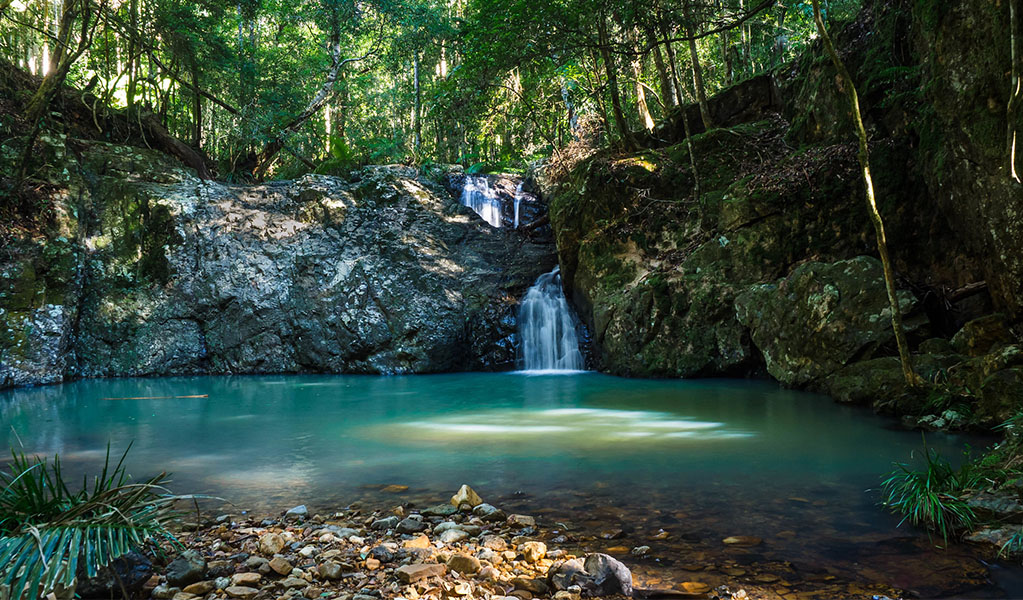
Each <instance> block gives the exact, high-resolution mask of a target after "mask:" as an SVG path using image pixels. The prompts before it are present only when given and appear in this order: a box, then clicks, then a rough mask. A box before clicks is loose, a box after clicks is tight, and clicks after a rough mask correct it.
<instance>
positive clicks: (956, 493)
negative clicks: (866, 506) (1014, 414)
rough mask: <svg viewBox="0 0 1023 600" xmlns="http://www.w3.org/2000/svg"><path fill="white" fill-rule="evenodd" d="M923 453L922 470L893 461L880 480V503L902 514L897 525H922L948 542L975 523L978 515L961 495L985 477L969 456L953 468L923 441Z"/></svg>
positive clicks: (973, 487) (977, 484)
mask: <svg viewBox="0 0 1023 600" xmlns="http://www.w3.org/2000/svg"><path fill="white" fill-rule="evenodd" d="M923 454H924V461H925V464H924V465H923V469H919V470H917V469H910V467H909V465H907V464H904V463H896V468H895V469H894V470H892V472H891V473H889V475H888V476H887V477H886V478H885V479H884V481H882V483H881V487H882V490H883V492H884V495H885V499H884V502H883V504H884V505H885V506H887V507H888V509H889V510H891V511H892V512H894V513H897V514H901V515H902V521H901V522H900V523H899V524H900V525H901V524H902V523H905V522H906V521H909V522H910V523H912V524H913V525H922V526H924V527H926V528H927V529H928V531H932V532H935V533H937V534H938V535H940V536H941V538H942V540H943V541H944V542H945V543H948V539H949V536H951V535H953V534H955V533H956V532H957V531H959V530H962V529H970V528H971V527H972V526H973V525H974V523H975V521H976V519H977V517H976V515H975V514H974V512H973V509H971V508H970V507H969V506H968V505H967V504H966V502H965V501H964V500H963V499H962V498H961V497H960V496H961V495H962V494H963V493H964V492H966V491H967V490H973V489H975V488H976V487H977V486H979V485H980V484H981V483H982V482H983V481H984V476H983V473H982V472H981V471H980V470H979V469H977V467H976V464H975V463H974V462H973V461H971V460H969V457H966V460H964V461H963V464H962V465H961V466H960V467H959V468H958V469H956V468H954V467H953V466H952V465H951V463H949V461H948V460H947V459H945V458H943V457H942V456H941V455H940V454H938V452H937V451H935V450H933V449H931V448H928V447H927V445H926V443H925V444H924V452H923Z"/></svg>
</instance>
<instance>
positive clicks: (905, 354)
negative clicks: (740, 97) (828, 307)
mask: <svg viewBox="0 0 1023 600" xmlns="http://www.w3.org/2000/svg"><path fill="white" fill-rule="evenodd" d="M810 3H811V5H812V6H813V19H814V22H815V23H816V24H817V31H818V33H819V34H820V36H821V39H822V40H823V41H824V47H825V49H826V50H827V52H828V55H829V56H830V57H831V62H832V63H834V65H835V69H836V70H837V71H838V76H839V79H840V80H841V83H842V85H843V86H844V87H845V95H846V97H847V98H848V100H849V106H850V108H851V109H852V115H853V123H854V124H855V127H856V135H857V137H858V138H859V153H858V158H859V161H860V168H861V170H862V171H863V183H864V185H865V186H866V189H867V210H868V212H869V213H870V220H871V222H873V224H874V233H875V236H876V237H877V252H878V254H880V255H881V264H882V266H883V267H884V283H885V289H886V290H887V292H888V305H889V308H890V310H891V313H892V329H893V330H894V331H895V343H896V345H897V346H898V348H899V359H900V360H901V361H902V374H903V376H904V377H905V379H906V384H907V385H909V386H916V385H917V383H918V381H919V377H918V376H917V375H916V373H915V372H914V371H913V359H912V356H911V355H910V353H909V344H908V343H907V342H906V332H905V331H904V330H903V327H902V310H901V309H900V308H899V298H898V295H897V294H896V291H895V270H894V269H893V268H892V261H891V258H890V257H889V255H888V240H887V238H886V236H885V230H884V220H883V219H882V218H881V213H880V212H879V211H878V210H877V200H876V198H875V196H874V182H873V181H872V180H871V177H870V149H869V146H868V145H867V130H866V129H865V128H864V127H863V117H862V115H861V114H860V99H859V95H858V94H857V93H856V86H855V85H854V84H853V79H852V76H851V75H849V71H848V70H847V69H846V68H845V64H844V63H843V62H842V59H841V58H839V56H838V52H837V51H836V50H835V46H834V44H833V43H832V41H831V36H830V35H828V30H827V28H826V27H825V26H824V20H823V19H822V18H821V9H820V4H819V2H818V0H810Z"/></svg>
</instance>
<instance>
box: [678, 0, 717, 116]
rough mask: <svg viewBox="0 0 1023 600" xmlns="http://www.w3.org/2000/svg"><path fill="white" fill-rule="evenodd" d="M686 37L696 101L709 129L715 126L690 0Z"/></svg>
mask: <svg viewBox="0 0 1023 600" xmlns="http://www.w3.org/2000/svg"><path fill="white" fill-rule="evenodd" d="M683 6H684V10H685V19H686V37H688V38H689V59H690V61H691V62H692V66H693V88H695V90H696V101H697V102H699V104H700V118H701V119H702V120H703V127H704V129H707V130H709V129H710V128H711V127H713V126H714V123H713V121H712V120H711V118H710V106H708V105H707V92H706V90H704V88H703V67H702V66H700V55H699V53H698V52H697V48H696V38H695V37H694V35H693V34H694V32H695V31H696V27H695V24H694V23H693V16H692V11H691V10H690V9H689V2H688V1H687V2H685V4H684V5H683Z"/></svg>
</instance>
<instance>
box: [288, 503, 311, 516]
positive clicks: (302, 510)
mask: <svg viewBox="0 0 1023 600" xmlns="http://www.w3.org/2000/svg"><path fill="white" fill-rule="evenodd" d="M308 515H309V509H308V508H306V506H305V504H300V505H298V506H296V507H294V508H289V509H288V512H286V513H284V518H285V519H304V518H305V517H306V516H308Z"/></svg>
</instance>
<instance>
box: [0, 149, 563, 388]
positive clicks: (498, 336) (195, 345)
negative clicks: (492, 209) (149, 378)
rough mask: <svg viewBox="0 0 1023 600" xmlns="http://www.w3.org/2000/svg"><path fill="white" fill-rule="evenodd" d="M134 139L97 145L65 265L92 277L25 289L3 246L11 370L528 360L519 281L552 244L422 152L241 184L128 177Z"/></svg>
mask: <svg viewBox="0 0 1023 600" xmlns="http://www.w3.org/2000/svg"><path fill="white" fill-rule="evenodd" d="M130 150H131V151H132V152H136V153H142V152H143V151H141V150H136V149H130ZM124 151H125V149H124V148H121V147H116V146H108V145H104V144H95V145H93V146H92V147H91V148H90V149H89V151H88V153H86V156H87V158H86V159H84V160H86V161H87V164H86V165H85V166H86V168H87V169H89V170H91V171H94V172H96V173H102V174H103V175H100V176H98V177H97V182H94V183H92V184H90V185H89V186H88V192H89V194H91V203H90V204H91V209H92V210H93V211H94V214H92V215H90V218H89V219H88V220H86V219H83V220H82V221H81V223H80V224H79V223H77V222H76V223H74V224H73V226H74V227H78V228H81V230H82V231H80V232H79V235H78V239H80V240H84V243H83V245H84V248H83V247H76V249H74V250H73V251H72V254H73V255H74V256H72V257H71V260H70V263H71V266H70V267H69V268H68V270H69V271H70V272H71V274H70V275H69V276H68V277H66V278H65V279H69V280H72V281H79V282H81V283H80V288H78V289H75V290H74V291H75V292H79V293H80V295H79V294H75V293H70V292H69V293H66V294H64V297H65V298H66V299H64V300H63V302H62V303H47V302H46V296H47V295H46V294H42V293H41V294H37V295H38V296H39V298H41V300H39V301H34V300H33V301H31V302H21V301H20V300H19V299H18V298H16V297H15V296H16V295H17V294H16V293H15V292H17V291H18V289H19V288H18V286H19V285H22V284H23V280H24V279H25V276H24V275H23V274H21V271H19V270H17V269H16V268H15V267H17V266H18V265H13V266H11V265H7V266H5V265H3V264H0V268H3V269H4V272H5V273H6V272H8V271H9V272H10V273H12V274H11V275H10V280H11V281H13V283H12V284H11V286H12V288H14V290H15V291H14V292H11V293H10V294H2V293H0V317H4V318H3V319H0V321H3V323H0V324H3V325H5V326H7V327H9V328H11V330H12V331H13V332H15V333H16V334H17V336H15V337H17V339H18V340H20V344H21V346H20V348H21V349H20V350H19V349H14V350H11V351H10V352H6V353H5V354H6V355H8V356H10V357H11V359H8V356H5V359H4V360H3V361H0V362H2V363H3V366H2V368H0V387H2V386H9V385H23V384H32V383H43V382H54V381H60V380H62V379H65V378H68V377H75V376H87V377H96V376H122V375H165V374H191V373H198V374H202V373H211V374H213V373H247V372H262V373H270V372H336V373H425V372H439V371H452V370H486V369H501V368H510V367H512V366H513V365H514V359H515V356H514V353H515V349H514V341H515V337H514V336H515V319H514V314H515V308H516V306H517V302H518V298H520V297H521V295H522V294H523V293H524V291H525V290H526V289H527V288H528V287H529V285H531V283H532V281H533V279H534V278H535V277H536V275H537V274H538V273H542V272H544V270H545V269H550V268H552V266H553V264H554V261H555V257H554V252H553V247H552V245H551V244H549V243H546V242H533V241H530V240H529V239H528V238H527V237H526V236H524V235H522V234H521V233H516V232H513V231H508V230H504V229H493V228H490V227H489V226H488V225H486V224H485V223H482V222H481V221H480V220H479V219H478V218H475V215H472V214H469V213H468V212H467V211H468V210H469V209H467V208H465V207H461V206H459V205H458V203H457V200H456V199H454V198H452V197H451V195H450V193H448V192H447V190H445V189H444V188H443V187H441V186H440V185H438V184H435V183H433V182H431V181H428V180H425V179H422V178H418V177H417V173H416V171H415V170H414V169H410V168H404V167H370V168H367V169H364V170H362V171H360V172H357V173H356V174H354V175H352V176H351V177H350V178H349V179H348V180H342V179H338V178H333V177H326V176H313V175H310V176H306V177H303V178H302V179H299V180H297V181H294V182H274V183H269V184H266V185H259V186H231V185H224V184H219V183H214V182H203V181H199V180H197V179H195V178H193V177H191V176H190V175H189V174H188V173H186V172H184V171H181V170H180V169H178V170H174V169H173V168H171V167H169V166H167V165H165V164H163V163H161V162H160V161H158V160H154V161H153V164H152V165H151V166H150V168H151V169H152V170H153V172H152V173H145V172H144V173H135V174H134V176H133V177H132V178H130V179H129V178H128V177H127V174H125V173H122V172H120V171H117V170H116V169H113V167H112V166H111V165H115V164H120V162H123V161H124V160H125V158H124V156H122V154H123V152H124ZM136 163H137V164H138V163H139V161H136ZM72 245H73V244H72ZM76 258H78V259H80V260H79V261H78V264H79V265H80V266H78V267H75V266H74V264H75V260H74V259H76ZM8 267H9V268H8ZM76 269H77V271H76ZM22 270H24V269H22ZM16 271H17V272H16ZM0 283H4V281H0ZM33 285H36V286H37V287H40V288H43V287H45V286H46V285H48V282H46V281H39V282H38V283H33ZM2 291H3V290H2V289H0V292H2ZM49 295H50V296H52V295H53V294H52V293H51V294H49ZM8 296H9V297H8ZM22 297H24V295H22ZM15 302H20V303H21V304H25V306H20V305H19V306H17V307H16V308H17V309H18V312H17V315H16V317H17V318H16V319H15V318H12V317H11V315H10V314H8V313H10V312H11V308H12V307H13V305H14V304H15ZM40 302H43V303H42V304H40ZM7 305H12V306H11V307H8V306H7ZM5 309H6V310H5ZM0 350H2V348H0ZM15 355H16V356H17V357H18V359H17V360H13V358H14V357H15Z"/></svg>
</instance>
